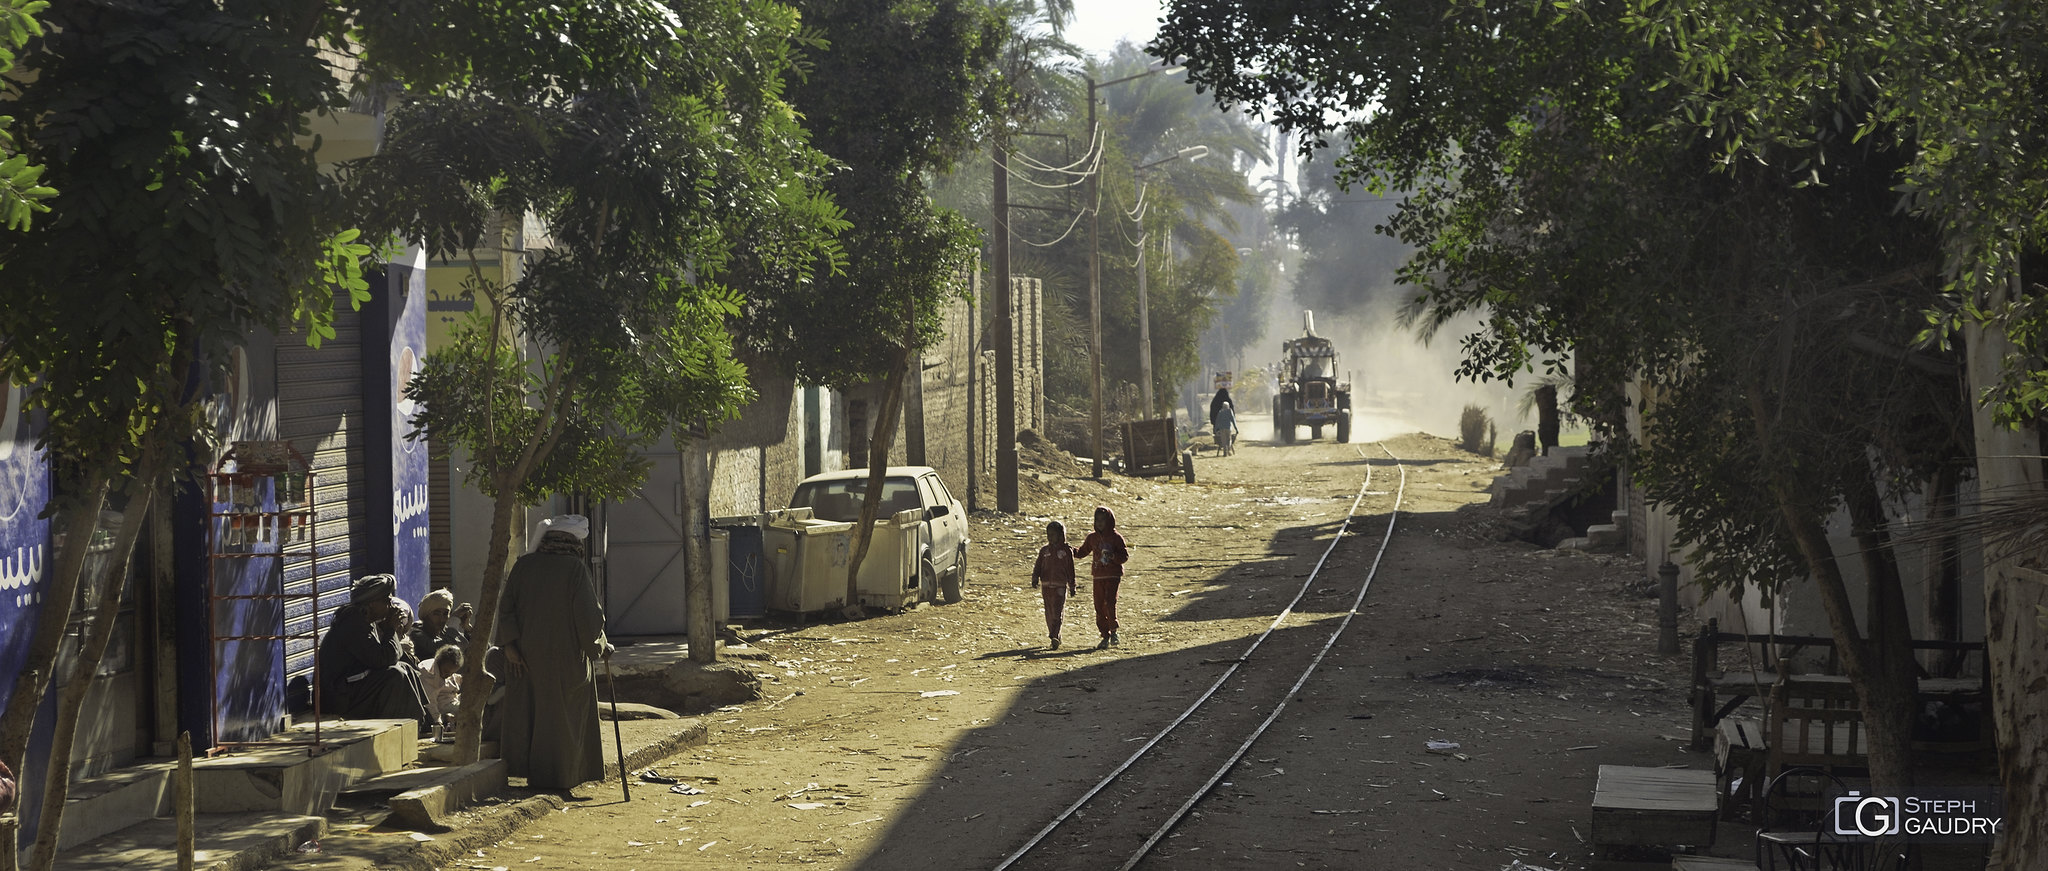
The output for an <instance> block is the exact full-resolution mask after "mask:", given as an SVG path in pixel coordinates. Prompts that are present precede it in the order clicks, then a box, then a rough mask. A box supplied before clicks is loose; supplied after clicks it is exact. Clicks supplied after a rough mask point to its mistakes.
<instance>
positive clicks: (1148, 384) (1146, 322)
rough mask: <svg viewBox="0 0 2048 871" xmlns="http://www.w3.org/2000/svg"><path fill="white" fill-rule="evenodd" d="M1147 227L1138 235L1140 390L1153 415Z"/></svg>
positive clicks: (1146, 414) (1149, 413)
mask: <svg viewBox="0 0 2048 871" xmlns="http://www.w3.org/2000/svg"><path fill="white" fill-rule="evenodd" d="M1144 229H1145V228H1143V227H1139V228H1138V230H1139V232H1140V233H1141V235H1139V236H1138V390H1139V392H1140V393H1141V395H1143V396H1144V398H1145V416H1146V417H1148V418H1149V417H1151V416H1152V413H1153V409H1154V406H1153V405H1152V310H1151V306H1150V303H1149V302H1148V301H1147V300H1146V294H1145V243H1146V242H1149V241H1151V240H1150V239H1149V238H1148V237H1146V236H1144V235H1142V233H1143V231H1144Z"/></svg>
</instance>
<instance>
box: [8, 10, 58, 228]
mask: <svg viewBox="0 0 2048 871" xmlns="http://www.w3.org/2000/svg"><path fill="white" fill-rule="evenodd" d="M49 5H50V4H49V3H48V2H46V0H0V99H5V98H8V97H10V96H12V95H13V93H14V91H15V84H14V80H13V79H12V78H9V77H8V76H7V71H8V70H11V69H13V68H14V59H15V55H14V50H15V49H18V48H20V47H22V46H23V45H27V44H28V41H29V40H30V39H31V38H33V37H36V36H41V35H42V33H43V28H42V25H40V24H37V23H36V19H35V16H36V13H38V12H41V11H43V10H44V9H46V8H48V7H49ZM13 124H14V118H13V117H11V116H8V115H0V223H5V224H6V227H7V229H9V230H20V229H24V228H26V227H27V226H28V225H29V218H30V216H31V215H34V214H35V213H36V212H46V211H49V207H48V206H45V205H43V204H42V202H41V201H42V200H45V199H49V198H50V197H51V196H52V195H54V194H55V193H57V192H56V190H54V189H52V188H49V187H46V186H44V185H42V184H40V183H39V180H40V179H41V178H42V176H43V168H42V167H41V166H37V165H33V164H30V163H29V161H28V157H27V155H23V154H17V153H15V146H14V139H13V138H12V137H11V136H10V135H9V134H8V132H7V128H8V127H10V126H13Z"/></svg>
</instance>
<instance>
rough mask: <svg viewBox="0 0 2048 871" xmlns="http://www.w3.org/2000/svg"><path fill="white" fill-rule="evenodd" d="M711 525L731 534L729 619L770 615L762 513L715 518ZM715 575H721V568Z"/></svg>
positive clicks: (727, 592) (728, 566)
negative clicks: (762, 536)
mask: <svg viewBox="0 0 2048 871" xmlns="http://www.w3.org/2000/svg"><path fill="white" fill-rule="evenodd" d="M711 528H713V529H715V530H719V531H722V532H724V533H725V534H726V536H727V540H726V548H727V550H726V574H725V577H726V584H725V588H726V602H727V608H726V610H727V611H728V614H727V619H731V618H734V617H737V618H740V619H750V618H754V617H766V616H768V572H767V568H768V565H767V559H766V555H765V553H764V552H763V550H762V546H761V517H760V515H755V514H746V515H741V516H738V517H713V518H711ZM711 576H712V577H714V578H716V577H718V572H717V569H715V568H714V569H713V570H712V575H711ZM714 589H716V588H715V587H714Z"/></svg>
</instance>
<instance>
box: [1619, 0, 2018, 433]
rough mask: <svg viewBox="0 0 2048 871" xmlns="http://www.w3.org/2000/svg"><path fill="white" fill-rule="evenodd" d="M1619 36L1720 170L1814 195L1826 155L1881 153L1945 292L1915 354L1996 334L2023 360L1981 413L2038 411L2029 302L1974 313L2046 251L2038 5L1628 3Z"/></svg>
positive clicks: (2010, 366)
mask: <svg viewBox="0 0 2048 871" xmlns="http://www.w3.org/2000/svg"><path fill="white" fill-rule="evenodd" d="M1626 20H1627V21H1628V23H1629V24H1630V25H1631V26H1632V27H1633V28H1634V29H1635V30H1636V31H1637V32H1638V34H1639V35H1640V36H1641V37H1642V38H1644V39H1646V40H1648V41H1649V42H1650V43H1651V44H1654V45H1656V46H1657V47H1659V48H1660V49H1662V50H1663V51H1665V52H1668V53H1669V55H1670V56H1671V57H1672V58H1673V59H1674V63H1673V65H1672V67H1671V69H1669V70H1668V71H1667V72H1666V73H1665V74H1664V75H1663V77H1662V78H1661V79H1660V80H1659V84H1661V85H1664V86H1666V87H1667V89H1668V90H1670V91H1672V92H1675V93H1676V94H1677V95H1678V96H1677V97H1676V99H1677V100H1679V106H1680V111H1678V112H1676V113H1674V117H1673V118H1672V119H1671V121H1670V126H1671V127H1672V128H1673V129H1675V130H1680V131H1684V132H1692V133H1697V134H1699V135H1703V136H1705V137H1707V138H1708V141H1710V142H1712V143H1714V144H1715V147H1716V152H1717V156H1718V157H1719V159H1720V160H1722V161H1724V162H1730V163H1732V162H1737V161H1745V162H1757V163H1762V164H1764V165H1766V166H1770V167H1772V168H1773V169H1776V170H1778V171H1780V172H1783V173H1786V174H1787V175H1788V176H1791V177H1794V178H1797V179H1798V180H1799V181H1800V182H1801V183H1816V182H1821V181H1823V176H1824V173H1825V166H1826V165H1825V163H1824V161H1825V159H1826V157H1827V154H1826V150H1827V142H1828V141H1829V140H1832V139H1840V138H1844V137H1849V138H1854V139H1857V140H1869V141H1873V142H1877V143H1882V144H1883V145H1885V146H1887V147H1890V148H1892V149H1896V150H1897V151H1898V152H1899V153H1900V154H1901V155H1902V158H1903V159H1902V163H1901V165H1900V166H1899V167H1898V168H1897V170H1896V172H1895V174H1894V177H1893V179H1892V184H1893V186H1894V188H1895V192H1896V194H1897V196H1898V204H1899V206H1900V207H1901V208H1902V209H1903V210H1904V211H1906V212H1908V213H1910V214H1914V215H1917V216H1920V217H1922V218H1924V219H1926V220H1927V221H1929V222H1930V223H1931V224H1932V225H1933V226H1934V228H1935V231H1936V232H1937V233H1938V234H1939V236H1940V239H1941V244H1942V251H1941V257H1942V263H1941V265H1942V270H1943V275H1944V276H1945V277H1946V278H1947V279H1948V280H1949V282H1950V287H1949V299H1947V300H1945V301H1944V302H1943V303H1941V304H1940V305H1938V306H1931V307H1930V308H1929V311H1930V312H1931V314H1932V317H1931V319H1930V329H1929V330H1928V332H1927V334H1926V336H1925V338H1926V339H1928V340H1931V341H1937V342H1940V343H1942V344H1944V345H1946V343H1947V342H1949V341H1950V339H1951V337H1952V336H1953V334H1954V332H1955V330H1956V329H1957V328H1958V327H1959V326H1960V325H1961V324H1962V323H1964V322H1965V321H1979V322H1987V323H1989V324H1991V325H1993V326H1994V327H1996V328H1999V329H2003V330H2004V331H2006V332H2007V333H2009V334H2010V335H2012V336H2013V337H2015V339H2016V341H2020V342H2022V344H2021V345H2020V347H2021V348H2022V349H2023V350H2024V351H2025V356H2023V357H2019V358H2016V359H2012V360H2009V361H2007V363H2006V366H2005V367H2004V370H2005V371H2004V377H2003V378H2002V379H2001V383H2000V384H1999V385H1996V388H1995V389H1993V390H1991V391H1990V395H1989V396H1988V397H1987V398H1988V399H1989V400H1991V401H1992V402H1993V403H1994V406H1995V407H1996V409H1997V411H1998V415H1999V417H2000V419H2001V420H2003V421H2005V422H2008V423H2014V422H2026V421H2032V420H2035V419H2037V418H2039V417H2041V416H2042V415H2043V413H2044V412H2048V391H2043V390H2042V389H2041V388H2040V385H2041V384H2042V383H2043V382H2044V381H2048V371H2044V369H2043V364H2042V362H2041V361H2042V360H2043V359H2044V356H2043V352H2044V351H2048V344H2043V343H2042V341H2041V339H2042V336H2043V334H2044V332H2048V311H2044V310H2043V307H2042V304H2041V303H2040V302H2039V301H2038V299H2034V300H2018V301H2015V304H2013V305H2009V306H1998V305H1989V304H1987V303H1986V298H1987V296H1988V291H1989V290H1991V289H1992V287H1993V286H1996V285H2000V284H2002V283H2004V282H2006V281H2008V280H2009V278H2010V276H2011V275H2012V274H2013V273H2014V271H2015V267H2019V266H2024V267H2025V268H2024V269H2022V270H2021V271H2022V272H2023V273H2024V274H2033V273H2035V272H2037V271H2038V270H2039V269H2040V268H2041V267H2042V266H2043V265H2044V264H2042V263H2040V262H2038V258H2039V257H2040V255H2041V253H2042V252H2043V250H2044V248H2048V244H2044V240H2048V237H2044V233H2048V213H2044V212H2043V211H2042V209H2041V208H2040V204H2041V203H2042V202H2043V201H2044V199H2048V107H2044V103H2043V101H2042V100H2041V97H2040V93H2039V83H2040V82H2041V81H2042V80H2043V77H2044V76H2048V16H2044V15H2043V14H2042V12H2041V9H2040V8H2039V7H2038V6H2035V5H2030V4H2013V3H2004V2H1996V0H1967V2H1962V3H1944V4H1940V5H1938V6H1931V5H1928V4H1922V3H1914V2H1906V0H1880V2H1874V3H1867V4H1861V5H1859V6H1858V7H1857V8H1856V9H1854V10H1844V14H1840V15H1837V14H1834V13H1833V11H1824V10H1821V9H1817V8H1812V7H1803V6H1799V5H1797V4H1785V3H1777V2H1767V0H1718V2H1714V3H1705V4H1688V3H1667V2H1653V0H1638V2H1636V3H1633V4H1631V6H1630V15H1629V16H1628V17H1627V19H1626ZM1845 109H1846V110H1845ZM2026 295H2028V296H2037V292H2035V291H2032V290H2029V291H2028V292H2027V294H2026Z"/></svg>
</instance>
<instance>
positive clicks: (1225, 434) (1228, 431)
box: [1211, 402, 1237, 454]
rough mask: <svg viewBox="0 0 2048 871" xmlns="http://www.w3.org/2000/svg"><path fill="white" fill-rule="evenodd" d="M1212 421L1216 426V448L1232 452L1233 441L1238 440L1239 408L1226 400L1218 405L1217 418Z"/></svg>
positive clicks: (1226, 452) (1224, 451)
mask: <svg viewBox="0 0 2048 871" xmlns="http://www.w3.org/2000/svg"><path fill="white" fill-rule="evenodd" d="M1211 423H1212V425H1213V426H1215V428H1216V448H1217V449H1218V450H1220V451H1222V452H1223V453H1225V454H1228V453H1230V452H1231V447H1232V443H1233V442H1235V441H1237V410H1236V409H1234V408H1232V407H1231V405H1230V403H1228V402H1225V403H1223V404H1222V405H1220V406H1217V408H1216V418H1215V420H1214V421H1212V422H1211Z"/></svg>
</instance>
